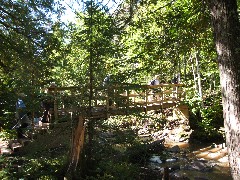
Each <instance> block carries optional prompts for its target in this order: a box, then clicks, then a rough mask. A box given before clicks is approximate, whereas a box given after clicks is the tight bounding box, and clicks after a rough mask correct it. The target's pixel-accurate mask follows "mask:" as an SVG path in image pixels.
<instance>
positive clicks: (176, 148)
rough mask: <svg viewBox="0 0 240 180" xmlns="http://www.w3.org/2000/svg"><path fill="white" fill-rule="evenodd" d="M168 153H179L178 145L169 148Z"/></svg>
mask: <svg viewBox="0 0 240 180" xmlns="http://www.w3.org/2000/svg"><path fill="white" fill-rule="evenodd" d="M168 151H170V152H173V153H179V152H180V147H179V146H178V145H176V146H173V147H171V148H170V149H168Z"/></svg>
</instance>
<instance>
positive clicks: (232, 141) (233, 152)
mask: <svg viewBox="0 0 240 180" xmlns="http://www.w3.org/2000/svg"><path fill="white" fill-rule="evenodd" d="M206 2H207V3H208V6H209V10H210V13H211V17H212V27H213V32H214V38H215V39H214V40H215V45H216V50H217V55H218V56H217V58H218V64H219V70H220V81H221V90H222V103H223V116H224V126H225V132H226V144H227V147H228V154H229V163H230V167H231V173H232V177H233V179H234V180H239V179H240V52H239V47H240V43H239V35H240V33H239V27H240V26H239V19H238V12H237V1H236V0H206Z"/></svg>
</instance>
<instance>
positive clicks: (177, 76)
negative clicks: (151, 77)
mask: <svg viewBox="0 0 240 180" xmlns="http://www.w3.org/2000/svg"><path fill="white" fill-rule="evenodd" d="M179 82H180V74H176V75H175V76H174V77H173V79H172V80H171V83H172V84H178V83H179Z"/></svg>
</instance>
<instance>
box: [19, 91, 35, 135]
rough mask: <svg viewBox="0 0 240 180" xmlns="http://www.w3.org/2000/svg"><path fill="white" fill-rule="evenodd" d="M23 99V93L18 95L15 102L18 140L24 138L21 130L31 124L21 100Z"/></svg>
mask: <svg viewBox="0 0 240 180" xmlns="http://www.w3.org/2000/svg"><path fill="white" fill-rule="evenodd" d="M24 97H26V95H25V94H24V93H20V94H18V100H17V102H16V119H17V120H18V123H17V124H18V125H19V127H17V136H18V138H24V132H23V130H24V129H25V128H27V127H28V126H29V125H30V124H31V121H30V120H29V117H28V115H29V114H28V112H27V108H26V105H25V103H24V102H23V100H22V98H24Z"/></svg>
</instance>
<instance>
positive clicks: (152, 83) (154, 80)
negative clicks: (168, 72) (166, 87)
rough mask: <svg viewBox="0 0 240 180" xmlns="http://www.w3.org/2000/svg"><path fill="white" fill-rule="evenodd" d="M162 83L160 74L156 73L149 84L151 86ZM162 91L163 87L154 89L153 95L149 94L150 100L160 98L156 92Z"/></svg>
mask: <svg viewBox="0 0 240 180" xmlns="http://www.w3.org/2000/svg"><path fill="white" fill-rule="evenodd" d="M159 84H160V75H155V77H154V79H153V80H151V81H150V83H149V85H150V86H155V85H159ZM158 92H161V89H159V88H157V89H155V88H154V89H152V93H153V95H152V96H149V98H148V99H149V101H153V100H154V99H156V100H160V97H159V95H155V93H158Z"/></svg>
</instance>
